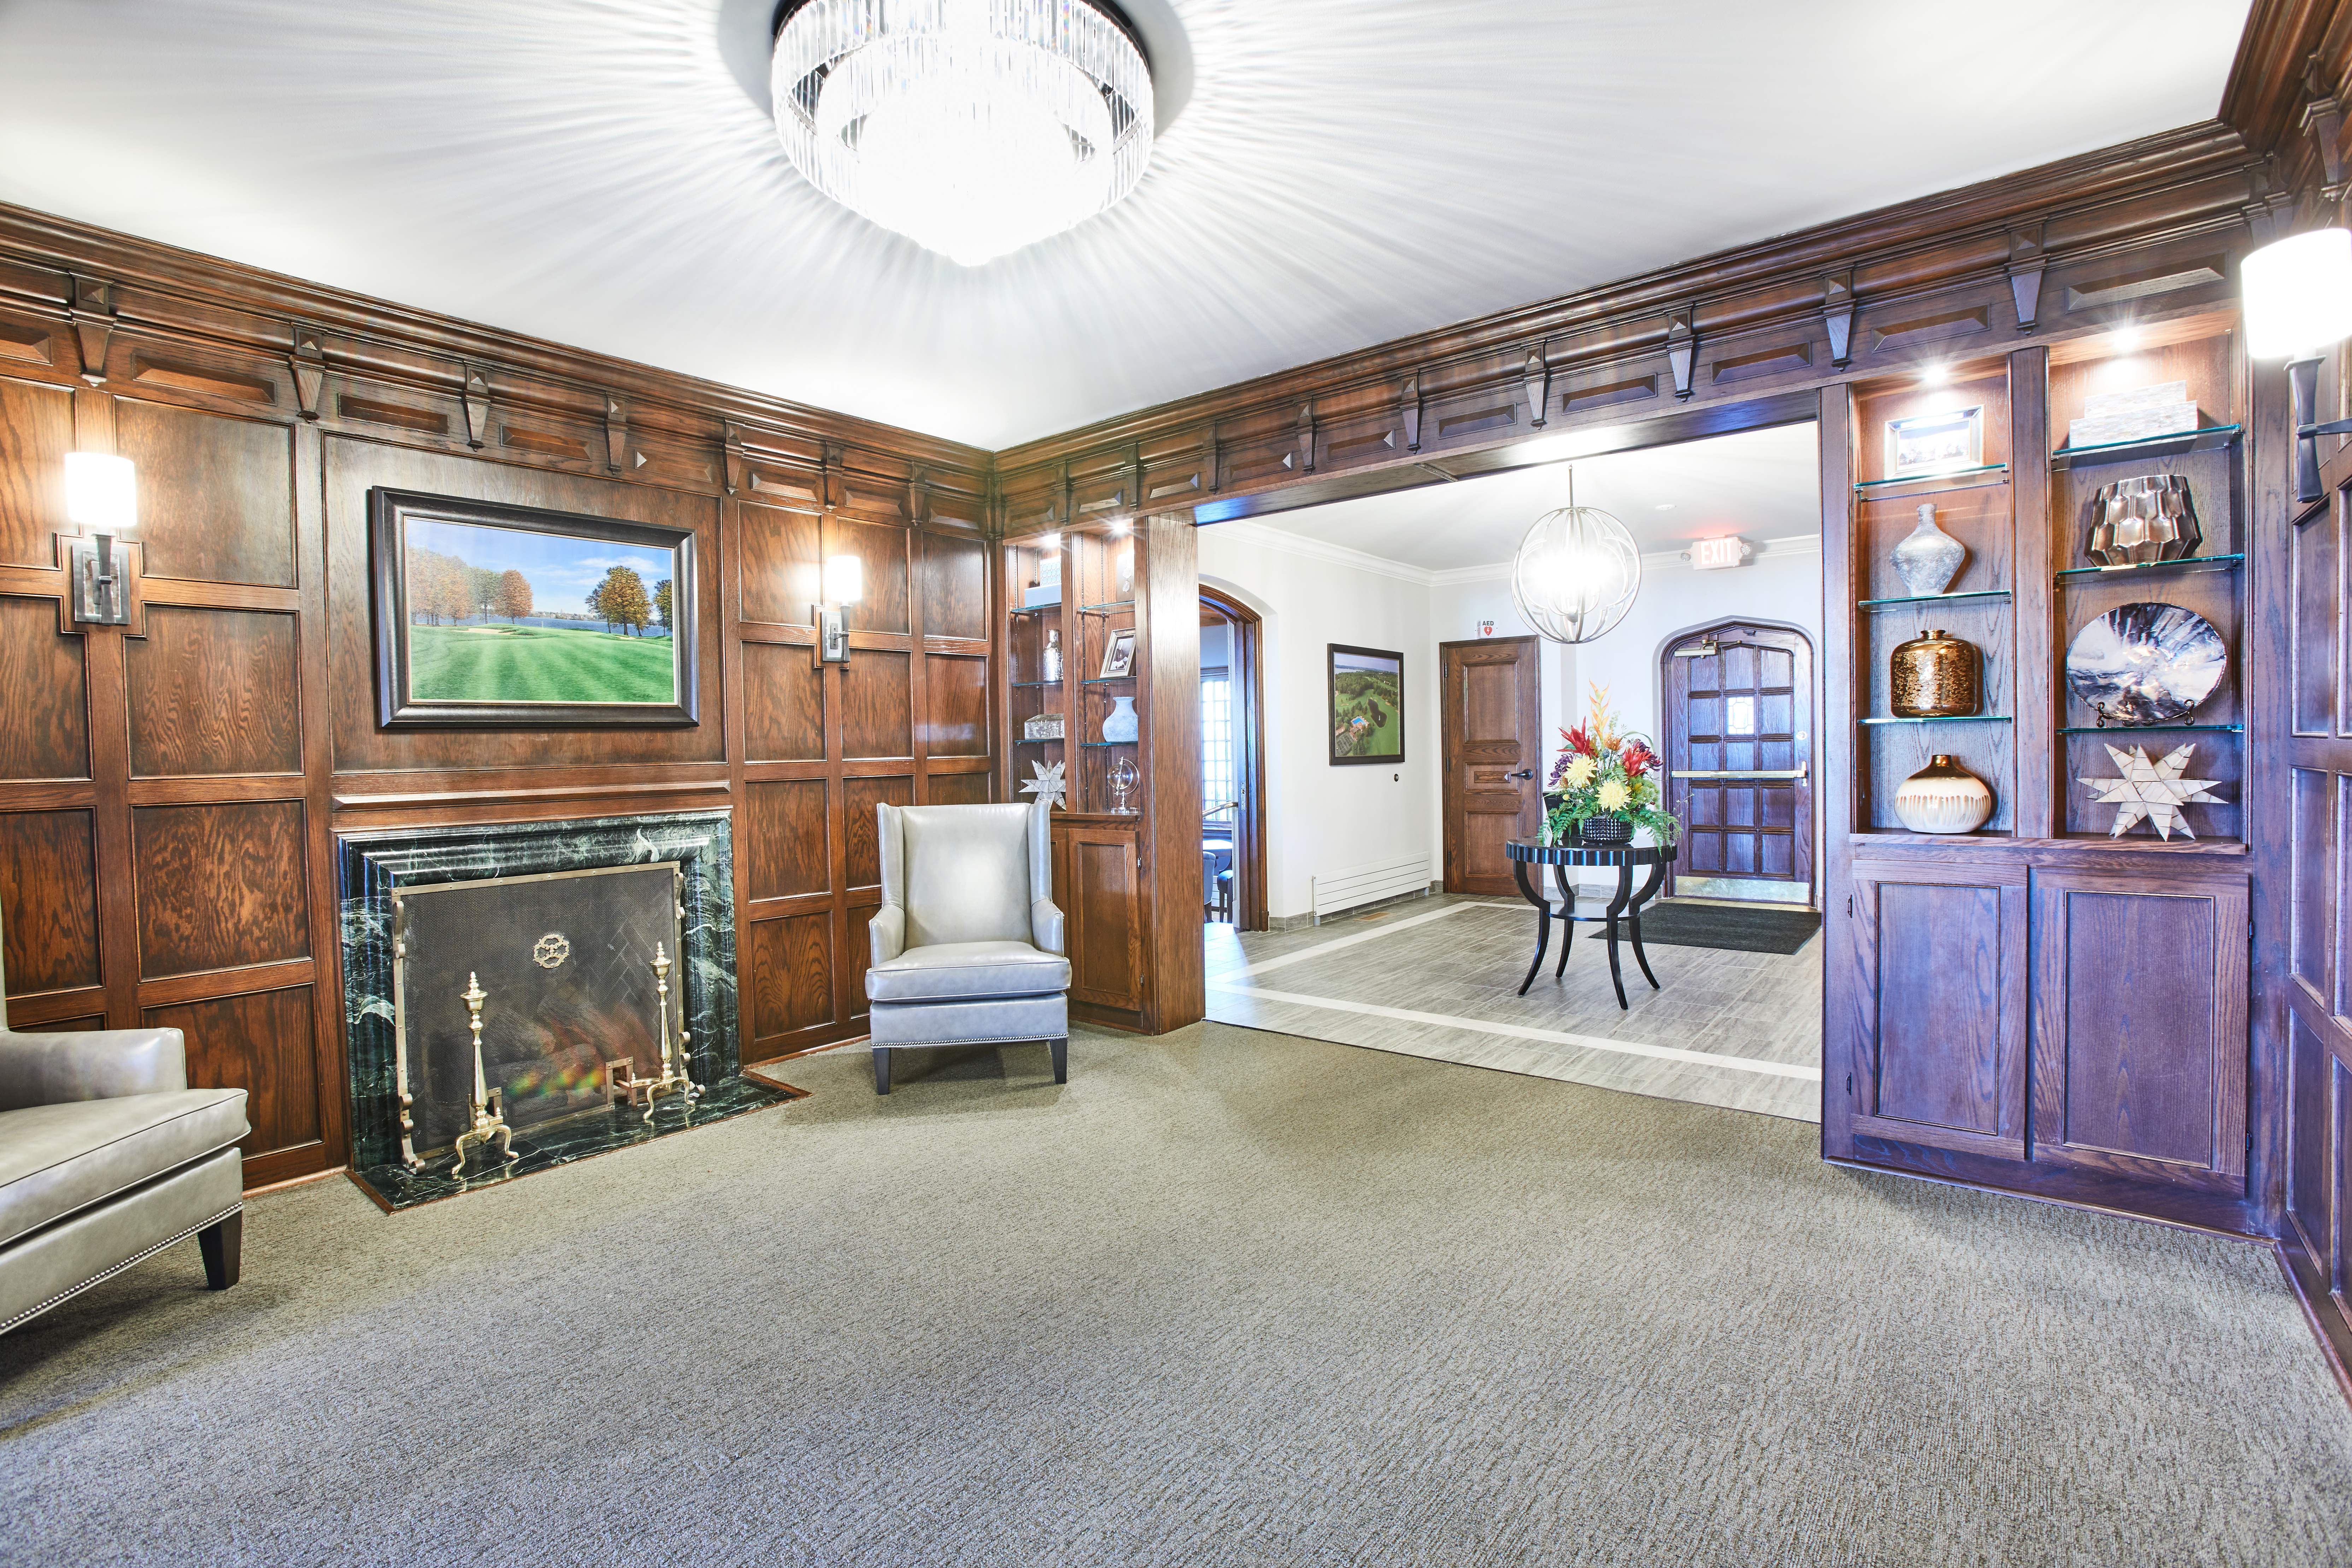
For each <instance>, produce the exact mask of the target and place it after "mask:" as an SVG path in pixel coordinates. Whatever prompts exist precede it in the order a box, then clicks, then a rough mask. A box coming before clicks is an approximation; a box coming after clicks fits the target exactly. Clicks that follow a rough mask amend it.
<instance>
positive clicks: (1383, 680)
mask: <svg viewBox="0 0 2352 1568" xmlns="http://www.w3.org/2000/svg"><path fill="white" fill-rule="evenodd" d="M1326 646H1327V647H1329V648H1330V650H1331V731H1330V733H1331V761H1332V762H1333V763H1335V764H1336V763H1401V762H1402V761H1404V655H1402V654H1401V653H1388V652H1384V651H1383V650H1381V649H1380V648H1376V647H1345V646H1343V645H1341V644H1339V643H1330V644H1327V645H1326Z"/></svg>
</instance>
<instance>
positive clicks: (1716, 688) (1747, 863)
mask: <svg viewBox="0 0 2352 1568" xmlns="http://www.w3.org/2000/svg"><path fill="white" fill-rule="evenodd" d="M1659 666H1660V668H1659V680H1658V691H1659V697H1660V708H1661V710H1662V713H1661V720H1662V721H1661V723H1660V726H1659V730H1660V734H1661V737H1662V739H1663V740H1664V747H1663V748H1662V750H1663V754H1664V757H1665V761H1666V770H1667V793H1666V798H1667V799H1668V801H1669V802H1670V803H1671V805H1672V809H1673V811H1674V813H1675V816H1678V817H1680V818H1682V821H1683V826H1684V833H1683V847H1682V854H1681V856H1680V857H1679V858H1677V860H1676V861H1675V867H1674V870H1673V874H1672V876H1671V878H1670V879H1669V880H1668V884H1667V888H1668V890H1669V891H1670V892H1673V893H1676V894H1678V895H1680V896H1683V897H1685V898H1689V897H1699V898H1726V899H1747V900H1765V901H1772V902H1781V901H1785V902H1789V903H1792V904H1793V903H1801V904H1806V905H1811V903H1812V902H1813V901H1814V900H1813V862H1814V856H1813V765H1812V763H1813V645H1812V642H1811V639H1810V638H1808V637H1806V636H1805V634H1804V633H1803V632H1801V631H1799V630H1798V629H1797V628H1796V627H1794V626H1781V625H1778V624H1776V623H1774V622H1770V621H1749V620H1727V621H1717V622H1716V623H1714V624H1712V625H1710V626H1694V627H1692V628H1691V629H1690V630H1688V631H1685V632H1680V633H1677V634H1676V635H1675V636H1674V637H1668V638H1667V639H1666V644H1665V647H1664V649H1663V650H1662V651H1661V653H1660V654H1659Z"/></svg>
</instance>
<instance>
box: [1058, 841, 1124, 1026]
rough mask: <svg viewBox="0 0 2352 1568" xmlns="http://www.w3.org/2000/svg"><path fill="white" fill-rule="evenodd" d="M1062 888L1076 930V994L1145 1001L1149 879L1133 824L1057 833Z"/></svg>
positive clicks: (1096, 999)
mask: <svg viewBox="0 0 2352 1568" xmlns="http://www.w3.org/2000/svg"><path fill="white" fill-rule="evenodd" d="M1137 854H1138V849H1137V834H1136V830H1135V829H1134V828H1131V827H1089V826H1081V825H1076V824H1073V825H1072V826H1069V827H1068V828H1067V829H1066V830H1065V831H1064V832H1062V833H1059V834H1056V835H1055V857H1054V883H1055V888H1054V891H1055V898H1056V901H1058V902H1059V903H1060V904H1061V906H1062V912H1063V915H1064V916H1065V918H1066V924H1067V929H1068V931H1069V948H1070V1000H1072V1001H1073V1002H1088V1003H1092V1004H1094V1005H1097V1006H1098V1007H1117V1008H1120V1009H1123V1010H1125V1011H1129V1012H1134V1011H1139V1010H1140V1009H1141V1008H1142V1006H1143V921H1144V915H1143V883H1142V879H1141V877H1140V876H1139V873H1138V871H1137V868H1136V858H1137Z"/></svg>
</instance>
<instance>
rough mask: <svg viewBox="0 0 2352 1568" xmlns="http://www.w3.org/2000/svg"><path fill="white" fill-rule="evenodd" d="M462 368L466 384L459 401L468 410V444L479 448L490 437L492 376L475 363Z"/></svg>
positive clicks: (486, 442) (459, 395)
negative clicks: (487, 374)
mask: <svg viewBox="0 0 2352 1568" xmlns="http://www.w3.org/2000/svg"><path fill="white" fill-rule="evenodd" d="M462 368H463V369H464V371H465V373H466V384H465V386H464V388H463V389H462V390H461V391H460V393H459V394H458V401H459V403H460V404H462V405H464V407H465V411H466V445H467V446H468V447H474V448H475V449H477V450H479V449H480V448H481V447H483V446H485V445H486V444H488V441H489V438H490V378H489V377H488V376H486V375H484V374H482V373H481V371H480V370H479V369H478V368H476V367H475V366H473V365H466V366H464V367H462Z"/></svg>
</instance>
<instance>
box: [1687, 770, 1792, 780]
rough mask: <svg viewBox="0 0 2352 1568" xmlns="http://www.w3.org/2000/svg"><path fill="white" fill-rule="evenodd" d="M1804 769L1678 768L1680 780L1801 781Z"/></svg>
mask: <svg viewBox="0 0 2352 1568" xmlns="http://www.w3.org/2000/svg"><path fill="white" fill-rule="evenodd" d="M1806 771H1807V770H1805V769H1804V768H1766V769H1757V768H1705V769H1700V768H1676V769H1675V770H1674V776H1675V778H1678V779H1801V778H1803V777H1804V776H1805V774H1806Z"/></svg>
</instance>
